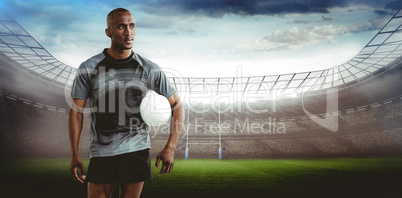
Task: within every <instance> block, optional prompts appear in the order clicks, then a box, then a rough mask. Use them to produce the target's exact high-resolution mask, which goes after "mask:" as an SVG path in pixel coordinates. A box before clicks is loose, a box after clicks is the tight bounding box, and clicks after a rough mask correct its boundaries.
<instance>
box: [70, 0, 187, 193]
mask: <svg viewBox="0 0 402 198" xmlns="http://www.w3.org/2000/svg"><path fill="white" fill-rule="evenodd" d="M135 32H136V27H135V20H134V17H133V16H132V14H131V13H130V12H129V11H128V10H126V9H123V8H117V9H114V10H112V11H111V12H110V13H109V14H108V17H107V29H106V30H105V33H106V35H107V36H108V37H109V38H110V39H111V46H110V48H108V49H105V50H104V51H103V52H102V53H100V54H98V55H95V56H93V57H92V58H90V59H88V60H87V61H85V62H83V63H82V64H81V65H80V67H79V69H78V72H77V76H76V78H75V80H74V83H73V87H72V92H71V96H72V98H73V105H72V108H71V110H70V113H69V136H70V142H71V148H72V160H71V167H70V171H71V173H72V174H73V177H74V178H75V179H76V180H78V181H79V182H81V183H84V180H86V181H88V197H109V196H110V194H111V193H112V189H113V186H114V184H115V183H119V184H120V195H121V197H139V196H140V194H141V191H142V187H143V184H144V181H146V180H150V179H151V178H152V174H151V169H150V159H149V148H150V137H149V134H148V131H147V125H146V124H144V122H143V120H142V119H141V116H140V112H139V106H140V103H141V100H142V98H143V97H144V96H145V94H146V92H147V91H148V90H149V89H152V90H154V91H156V92H157V93H159V94H161V95H163V96H165V97H166V98H168V100H169V102H170V105H171V106H172V110H173V112H172V119H171V127H170V129H171V132H170V136H169V139H168V141H167V144H166V146H165V148H164V149H163V150H162V151H161V152H160V153H159V154H158V156H157V158H156V162H155V169H157V168H158V167H159V163H160V161H161V162H162V166H161V170H160V172H159V174H165V173H170V172H171V171H172V169H173V164H174V150H175V148H176V142H177V139H178V138H179V136H180V132H181V129H182V123H183V117H184V116H183V110H182V106H181V104H180V99H179V97H178V94H177V93H176V91H175V90H174V88H173V87H172V85H171V84H170V83H169V81H168V80H167V78H166V76H165V74H164V73H163V71H162V70H161V69H160V68H159V66H158V65H156V64H155V63H152V62H151V61H149V60H147V59H145V58H143V57H141V56H140V55H138V54H136V53H135V52H133V51H132V50H131V48H132V47H133V42H134V37H135ZM87 99H89V103H90V107H91V134H90V137H91V145H90V149H89V155H90V163H89V167H88V175H87V176H85V173H84V166H83V163H82V161H81V159H80V157H79V156H78V145H79V139H80V135H81V130H82V123H83V109H84V107H85V103H86V100H87ZM78 169H79V171H80V173H78V172H77V170H78Z"/></svg>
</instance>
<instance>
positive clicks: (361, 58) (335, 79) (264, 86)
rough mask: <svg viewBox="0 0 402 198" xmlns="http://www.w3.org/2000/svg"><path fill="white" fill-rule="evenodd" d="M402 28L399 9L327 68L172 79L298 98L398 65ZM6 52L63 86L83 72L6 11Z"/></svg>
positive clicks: (0, 40)
mask: <svg viewBox="0 0 402 198" xmlns="http://www.w3.org/2000/svg"><path fill="white" fill-rule="evenodd" d="M401 26H402V11H401V10H399V11H398V12H397V13H396V14H395V15H394V16H393V17H392V18H391V19H390V20H389V21H388V22H387V23H386V24H385V26H384V27H383V28H382V29H381V30H380V31H379V32H378V33H377V34H376V35H375V36H374V38H373V39H372V40H370V41H369V42H368V44H367V45H366V46H365V47H364V48H363V49H362V50H361V51H360V52H359V53H358V54H357V55H356V56H355V57H354V58H352V59H351V60H349V61H348V62H346V63H344V64H341V65H339V66H335V67H332V68H328V69H324V70H318V71H306V72H301V73H292V74H282V75H262V76H250V77H242V76H238V77H225V78H203V77H191V78H187V77H181V76H179V75H174V74H173V73H169V72H167V75H168V76H169V78H170V80H171V82H172V83H173V84H174V86H176V89H177V90H178V91H179V92H186V93H192V94H197V93H200V94H202V93H205V92H208V93H210V94H211V95H212V96H213V95H216V94H219V93H228V92H229V93H235V92H242V93H244V92H249V93H250V92H253V93H261V94H266V93H267V92H269V93H271V94H272V93H273V92H275V93H276V94H275V95H295V94H298V93H305V92H317V91H318V92H321V91H325V90H327V89H329V88H335V87H336V88H344V87H348V86H350V85H351V84H355V83H359V82H361V81H363V80H364V79H369V78H372V77H375V76H376V75H378V74H379V73H381V72H383V71H386V70H388V69H390V68H391V67H392V65H393V64H391V63H393V62H395V61H398V63H399V61H400V59H399V58H400V57H401V55H402V49H401V45H402V27H401ZM0 52H1V53H2V54H3V55H2V56H4V55H5V56H7V57H8V58H9V59H11V60H12V61H11V62H10V61H8V62H9V63H10V65H12V66H15V67H17V68H19V69H21V70H23V71H25V72H27V73H30V74H32V75H34V76H36V77H37V78H40V79H43V80H45V81H47V82H48V83H50V84H54V85H56V86H59V87H66V85H67V87H68V86H70V85H71V84H72V82H73V79H74V77H75V73H76V70H77V69H76V68H73V67H71V66H68V65H66V64H64V63H62V62H60V61H58V60H57V59H56V58H54V57H53V56H52V55H51V54H50V53H49V52H48V51H47V50H46V49H45V48H44V47H43V46H42V45H40V44H39V43H38V42H37V41H36V40H35V39H34V38H33V37H32V36H31V35H30V34H29V33H28V32H27V31H25V30H24V28H22V27H21V26H20V25H19V24H18V23H17V22H16V21H15V20H13V19H12V18H11V17H9V16H8V15H6V14H5V13H4V12H3V13H0ZM2 56H0V57H2Z"/></svg>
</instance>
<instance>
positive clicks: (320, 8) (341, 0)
mask: <svg viewBox="0 0 402 198" xmlns="http://www.w3.org/2000/svg"><path fill="white" fill-rule="evenodd" d="M399 2H400V1H395V2H394V1H377V0H281V1H279V0H277V1H276V0H248V1H245V0H189V1H183V0H153V1H146V3H145V2H144V3H143V4H140V5H141V7H142V8H143V9H146V10H148V11H150V12H153V13H156V14H162V15H165V14H171V15H177V14H183V13H184V14H198V15H205V16H208V17H222V16H224V15H225V14H236V15H244V16H248V15H282V14H292V13H300V14H303V13H329V10H330V9H331V8H335V7H347V6H350V5H368V6H372V7H378V6H380V7H381V8H384V6H385V5H387V6H388V7H392V8H394V7H393V6H395V5H399V4H400V3H399ZM387 9H390V8H387Z"/></svg>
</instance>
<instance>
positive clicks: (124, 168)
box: [86, 149, 152, 184]
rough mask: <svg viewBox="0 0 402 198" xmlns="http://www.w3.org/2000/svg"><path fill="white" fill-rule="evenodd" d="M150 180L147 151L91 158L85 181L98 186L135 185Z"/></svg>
mask: <svg viewBox="0 0 402 198" xmlns="http://www.w3.org/2000/svg"><path fill="white" fill-rule="evenodd" d="M151 179H152V172H151V159H150V156H149V149H145V150H141V151H135V152H131V153H126V154H121V155H116V156H111V157H92V158H91V159H90V161H89V166H88V174H87V178H86V181H88V182H92V183H100V184H115V183H135V182H142V181H146V180H151Z"/></svg>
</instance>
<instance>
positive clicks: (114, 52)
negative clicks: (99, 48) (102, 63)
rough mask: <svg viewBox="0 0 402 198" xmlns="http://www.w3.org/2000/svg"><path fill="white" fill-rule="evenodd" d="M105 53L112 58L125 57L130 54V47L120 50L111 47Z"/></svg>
mask: <svg viewBox="0 0 402 198" xmlns="http://www.w3.org/2000/svg"><path fill="white" fill-rule="evenodd" d="M107 53H108V54H109V55H110V56H111V57H113V58H114V59H125V58H128V57H129V56H130V55H131V49H127V50H121V49H115V48H112V47H111V48H109V49H108V50H107Z"/></svg>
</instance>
